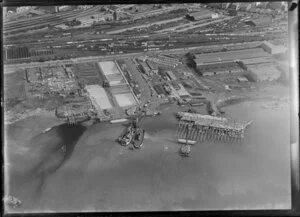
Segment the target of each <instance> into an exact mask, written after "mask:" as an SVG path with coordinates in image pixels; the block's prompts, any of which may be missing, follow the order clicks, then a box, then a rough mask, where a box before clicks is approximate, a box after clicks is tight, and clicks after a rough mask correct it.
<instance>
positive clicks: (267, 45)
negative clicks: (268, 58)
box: [260, 41, 287, 54]
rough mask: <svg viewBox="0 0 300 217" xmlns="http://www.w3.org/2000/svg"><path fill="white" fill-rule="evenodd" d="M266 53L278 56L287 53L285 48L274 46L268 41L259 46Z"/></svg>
mask: <svg viewBox="0 0 300 217" xmlns="http://www.w3.org/2000/svg"><path fill="white" fill-rule="evenodd" d="M260 46H261V47H262V48H263V49H264V50H265V51H266V52H268V53H270V54H279V53H284V52H286V51H287V48H286V47H284V46H282V45H274V44H271V43H270V42H268V41H265V42H264V43H262V44H261V45H260Z"/></svg>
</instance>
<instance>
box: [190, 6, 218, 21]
mask: <svg viewBox="0 0 300 217" xmlns="http://www.w3.org/2000/svg"><path fill="white" fill-rule="evenodd" d="M218 17H219V15H218V13H214V12H211V11H209V10H206V9H201V11H198V12H194V13H190V14H187V15H186V18H187V19H189V20H193V21H199V20H203V19H216V18H218Z"/></svg>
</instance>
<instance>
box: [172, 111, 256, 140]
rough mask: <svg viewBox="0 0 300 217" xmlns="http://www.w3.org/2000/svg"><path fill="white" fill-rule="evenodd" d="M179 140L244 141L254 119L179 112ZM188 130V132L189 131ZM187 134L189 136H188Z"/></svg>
mask: <svg viewBox="0 0 300 217" xmlns="http://www.w3.org/2000/svg"><path fill="white" fill-rule="evenodd" d="M177 117H178V118H179V124H178V127H177V133H176V134H177V136H178V140H183V139H184V140H186V139H188V140H191V141H215V140H220V141H223V142H238V143H239V142H242V140H243V138H244V133H245V130H246V128H247V127H248V126H249V125H250V124H251V123H252V121H247V122H245V121H235V120H231V119H227V118H224V117H215V116H210V115H201V114H195V113H189V112H178V114H177ZM187 132H188V133H187ZM186 135H187V136H186Z"/></svg>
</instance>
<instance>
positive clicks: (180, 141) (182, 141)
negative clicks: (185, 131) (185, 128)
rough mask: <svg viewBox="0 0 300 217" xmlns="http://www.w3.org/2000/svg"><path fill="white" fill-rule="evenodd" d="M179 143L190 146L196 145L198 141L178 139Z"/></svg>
mask: <svg viewBox="0 0 300 217" xmlns="http://www.w3.org/2000/svg"><path fill="white" fill-rule="evenodd" d="M178 142H179V143H184V144H189V145H195V144H196V143H197V141H195V140H189V139H178Z"/></svg>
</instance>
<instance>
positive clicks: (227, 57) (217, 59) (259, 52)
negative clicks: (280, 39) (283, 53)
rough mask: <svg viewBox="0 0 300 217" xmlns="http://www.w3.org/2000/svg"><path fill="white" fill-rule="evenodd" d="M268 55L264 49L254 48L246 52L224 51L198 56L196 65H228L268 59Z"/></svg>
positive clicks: (196, 56)
mask: <svg viewBox="0 0 300 217" xmlns="http://www.w3.org/2000/svg"><path fill="white" fill-rule="evenodd" d="M266 56H268V53H267V52H265V51H264V50H263V49H262V48H252V49H245V50H234V51H224V52H215V53H206V54H196V55H195V60H194V61H195V63H196V66H197V67H199V66H201V65H207V64H213V63H226V62H236V61H242V60H244V59H251V58H259V57H266Z"/></svg>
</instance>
